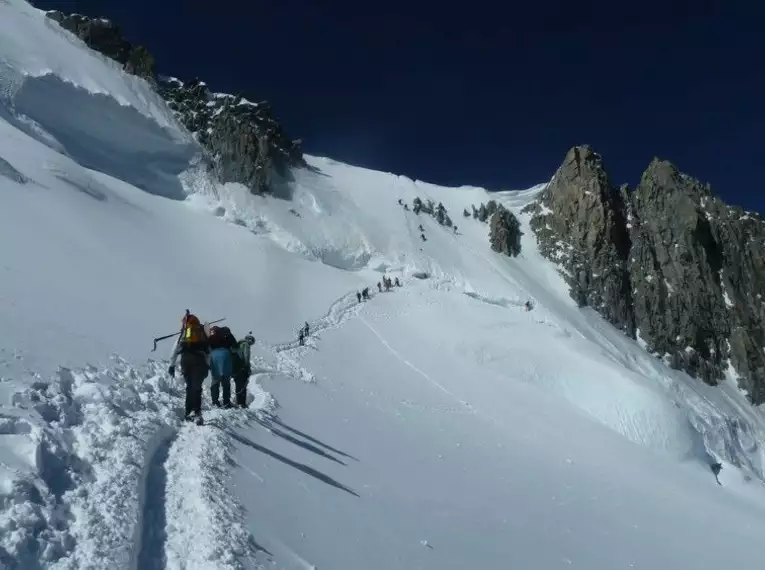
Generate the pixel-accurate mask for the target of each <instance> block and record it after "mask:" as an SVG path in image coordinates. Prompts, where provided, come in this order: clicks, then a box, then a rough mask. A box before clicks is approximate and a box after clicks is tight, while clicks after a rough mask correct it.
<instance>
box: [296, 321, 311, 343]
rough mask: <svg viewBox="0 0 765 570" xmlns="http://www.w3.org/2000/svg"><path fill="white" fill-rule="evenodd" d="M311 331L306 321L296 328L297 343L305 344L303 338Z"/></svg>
mask: <svg viewBox="0 0 765 570" xmlns="http://www.w3.org/2000/svg"><path fill="white" fill-rule="evenodd" d="M310 332H311V327H309V326H308V322H307V321H306V323H305V325H303V326H302V327H301V328H300V329H299V330H298V344H299V345H300V346H303V345H304V344H305V339H307V338H308V335H309V334H310Z"/></svg>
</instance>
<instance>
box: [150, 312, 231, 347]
mask: <svg viewBox="0 0 765 570" xmlns="http://www.w3.org/2000/svg"><path fill="white" fill-rule="evenodd" d="M225 320H226V317H223V318H222V319H218V320H217V321H210V322H209V323H207V324H208V325H214V324H215V323H220V322H222V321H225ZM182 332H183V330H180V331H178V332H174V333H173V334H166V335H165V336H158V337H157V338H155V339H154V348H152V349H151V351H152V352H156V350H157V343H158V342H159V341H161V340H167V339H168V338H173V337H174V336H178V335H179V334H181V333H182Z"/></svg>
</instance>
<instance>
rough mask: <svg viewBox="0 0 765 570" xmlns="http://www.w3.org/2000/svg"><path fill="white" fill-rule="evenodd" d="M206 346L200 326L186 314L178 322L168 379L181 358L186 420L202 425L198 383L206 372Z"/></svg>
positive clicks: (194, 316)
mask: <svg viewBox="0 0 765 570" xmlns="http://www.w3.org/2000/svg"><path fill="white" fill-rule="evenodd" d="M209 354H210V344H209V341H208V338H207V334H206V333H205V330H204V327H203V326H202V323H200V322H199V319H198V318H197V317H196V315H192V314H190V313H189V312H188V311H186V315H184V317H183V321H182V322H181V334H180V336H179V337H178V341H177V342H176V343H175V346H174V347H173V353H172V356H171V358H170V368H169V369H168V372H169V373H170V376H175V364H176V362H177V361H178V357H180V359H181V374H183V379H184V380H185V381H186V411H185V419H186V421H194V420H196V421H197V422H198V423H201V422H202V384H203V383H204V381H205V378H207V374H208V372H209V366H208V360H207V359H208V357H209Z"/></svg>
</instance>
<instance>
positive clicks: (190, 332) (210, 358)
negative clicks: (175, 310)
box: [168, 311, 255, 424]
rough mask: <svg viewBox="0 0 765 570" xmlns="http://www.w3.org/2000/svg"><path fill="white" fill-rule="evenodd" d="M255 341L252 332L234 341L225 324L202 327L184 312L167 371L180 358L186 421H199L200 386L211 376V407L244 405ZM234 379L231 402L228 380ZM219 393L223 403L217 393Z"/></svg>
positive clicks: (198, 321) (173, 373) (197, 319)
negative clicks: (184, 391) (251, 354)
mask: <svg viewBox="0 0 765 570" xmlns="http://www.w3.org/2000/svg"><path fill="white" fill-rule="evenodd" d="M253 344H255V337H253V336H252V333H250V334H248V335H246V336H245V337H244V338H243V339H242V340H241V341H237V340H236V338H235V337H234V335H233V334H232V333H231V330H230V329H229V328H228V327H218V326H211V327H206V326H203V325H202V323H201V322H200V320H199V318H198V317H197V316H196V315H193V314H191V313H189V311H186V314H185V315H184V317H183V320H182V322H181V334H180V336H179V338H178V341H177V342H176V344H175V346H174V348H173V353H172V356H171V359H170V368H169V369H168V373H169V374H170V376H173V377H174V376H175V365H176V362H177V361H178V358H179V357H180V361H181V374H182V375H183V378H184V380H185V381H186V407H185V414H184V418H185V419H186V421H196V423H198V424H201V423H203V420H202V385H203V383H204V381H205V379H206V378H207V375H208V373H210V374H211V375H212V382H211V383H210V398H211V400H212V403H213V405H214V406H215V407H218V408H221V407H222V408H233V407H234V405H236V406H237V407H240V408H246V407H247V384H248V383H249V380H250V375H251V374H252V368H251V365H250V347H252V345H253ZM232 378H233V380H234V390H235V396H236V403H235V404H233V403H232V402H231V379H232ZM221 388H222V392H223V402H221V400H220V396H221V394H220V392H221Z"/></svg>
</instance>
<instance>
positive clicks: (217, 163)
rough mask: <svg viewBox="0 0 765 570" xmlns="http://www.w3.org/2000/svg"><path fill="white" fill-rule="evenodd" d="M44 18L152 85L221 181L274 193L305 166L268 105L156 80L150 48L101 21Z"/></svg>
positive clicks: (198, 86) (200, 86) (53, 14)
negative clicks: (291, 172)
mask: <svg viewBox="0 0 765 570" xmlns="http://www.w3.org/2000/svg"><path fill="white" fill-rule="evenodd" d="M47 15H48V17H49V18H50V19H51V20H53V21H55V22H58V23H59V25H61V27H63V28H65V29H67V30H69V31H70V32H72V33H73V34H75V35H76V36H78V37H79V38H80V39H82V40H83V41H84V42H85V43H86V44H87V45H88V47H90V48H91V49H93V50H96V51H98V52H100V53H102V54H104V55H105V56H107V57H109V58H111V59H113V60H115V61H117V62H119V63H120V64H122V65H123V67H124V69H125V71H127V72H128V73H131V74H133V75H137V76H139V77H142V78H144V79H146V80H147V81H149V82H150V83H152V85H154V86H155V88H156V90H157V92H158V93H159V94H160V95H161V96H162V97H163V98H164V99H165V100H166V101H167V103H168V105H169V106H170V108H171V109H173V111H174V112H175V113H176V116H177V117H178V119H179V121H180V122H181V124H183V125H184V126H185V127H186V128H187V129H188V130H189V131H191V132H192V133H193V134H194V136H195V137H196V139H197V140H198V141H199V143H200V144H201V145H202V147H203V148H204V149H205V150H206V151H207V158H208V161H209V164H210V166H211V168H212V170H213V171H214V173H215V174H216V176H217V177H218V178H219V179H220V181H221V182H238V183H241V184H244V185H246V186H247V187H248V188H250V190H251V191H252V192H253V193H256V194H259V193H265V192H273V191H274V186H275V181H276V180H278V179H284V178H286V177H288V175H289V170H290V168H294V167H305V166H306V163H305V161H304V159H303V153H302V151H301V149H300V141H293V140H291V139H290V138H289V137H288V136H287V135H286V133H285V132H284V130H283V129H282V127H281V126H280V125H279V123H278V122H277V121H276V119H275V118H274V116H273V115H272V113H271V107H270V105H269V104H268V103H267V102H265V101H262V102H252V101H248V100H247V99H245V98H244V97H242V96H240V95H228V94H224V93H214V92H211V91H210V90H209V89H208V88H207V85H206V84H205V83H203V82H201V81H199V80H193V81H191V82H186V83H184V82H182V81H180V80H178V79H175V78H165V77H158V76H157V75H156V72H155V62H154V58H153V57H152V55H151V54H150V53H149V52H148V50H146V48H144V47H142V46H134V45H132V44H131V43H130V42H128V41H127V40H125V39H124V37H123V36H122V33H121V31H120V29H119V27H118V26H116V25H115V24H113V23H112V22H110V21H109V20H106V19H104V18H97V19H94V18H89V17H87V16H82V15H80V14H71V15H66V14H63V13H61V12H58V11H51V12H48V13H47Z"/></svg>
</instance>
